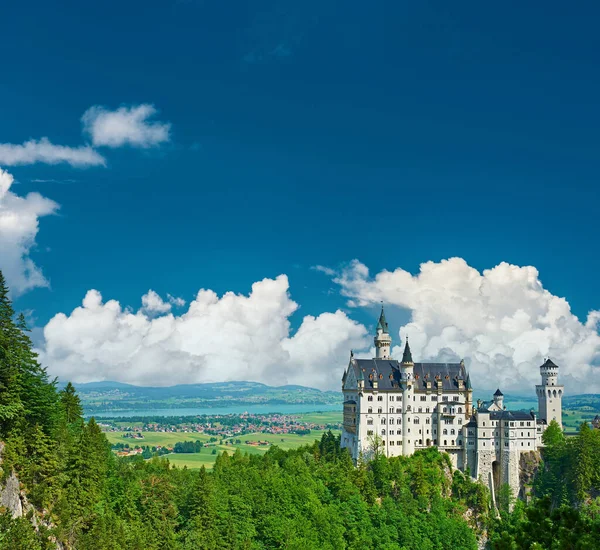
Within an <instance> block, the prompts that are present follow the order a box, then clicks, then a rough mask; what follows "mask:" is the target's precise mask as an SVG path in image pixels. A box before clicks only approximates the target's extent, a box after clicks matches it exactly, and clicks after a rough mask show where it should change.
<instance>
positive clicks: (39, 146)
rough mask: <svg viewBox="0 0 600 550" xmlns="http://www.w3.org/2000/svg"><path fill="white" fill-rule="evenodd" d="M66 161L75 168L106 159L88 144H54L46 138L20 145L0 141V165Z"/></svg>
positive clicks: (104, 162) (101, 163) (102, 163)
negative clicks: (70, 145) (73, 145)
mask: <svg viewBox="0 0 600 550" xmlns="http://www.w3.org/2000/svg"><path fill="white" fill-rule="evenodd" d="M37 162H42V163H45V164H60V163H63V162H64V163H67V164H70V165H71V166H73V167H75V168H83V167H86V166H105V165H106V160H105V158H104V157H103V156H102V155H100V153H98V152H97V151H95V150H94V149H92V148H91V147H90V146H89V145H83V146H80V147H67V146H64V145H54V144H53V143H51V142H50V140H49V139H48V138H45V137H43V138H42V139H40V140H37V141H36V140H35V139H32V140H29V141H26V142H25V143H23V144H22V145H18V144H13V143H0V165H5V166H19V165H25V164H35V163H37Z"/></svg>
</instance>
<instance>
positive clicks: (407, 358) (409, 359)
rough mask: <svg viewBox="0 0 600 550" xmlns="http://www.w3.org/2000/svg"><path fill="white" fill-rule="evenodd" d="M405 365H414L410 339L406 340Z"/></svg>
mask: <svg viewBox="0 0 600 550" xmlns="http://www.w3.org/2000/svg"><path fill="white" fill-rule="evenodd" d="M402 362H403V363H412V362H413V358H412V353H411V352H410V346H409V345H408V338H407V339H406V345H405V346H404V353H403V354H402Z"/></svg>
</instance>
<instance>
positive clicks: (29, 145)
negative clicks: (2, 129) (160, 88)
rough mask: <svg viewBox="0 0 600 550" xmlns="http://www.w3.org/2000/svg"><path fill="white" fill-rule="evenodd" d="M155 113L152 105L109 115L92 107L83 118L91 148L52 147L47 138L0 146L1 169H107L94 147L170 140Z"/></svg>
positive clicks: (148, 144)
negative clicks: (67, 166) (64, 166)
mask: <svg viewBox="0 0 600 550" xmlns="http://www.w3.org/2000/svg"><path fill="white" fill-rule="evenodd" d="M156 113H157V110H156V108H155V107H154V106H153V105H148V104H145V103H143V104H141V105H133V106H131V107H119V108H118V109H116V110H115V111H110V110H108V109H106V108H105V107H101V106H99V105H94V106H93V107H90V108H89V109H88V110H87V111H86V112H85V113H84V114H83V116H82V118H81V121H82V124H83V133H84V135H87V136H89V137H90V138H91V140H92V145H93V146H92V145H89V144H86V145H81V146H79V147H69V146H66V145H55V144H54V143H52V142H51V141H50V140H49V139H48V138H47V137H43V138H41V139H39V140H35V139H31V140H29V141H26V142H25V143H23V144H15V143H0V165H4V166H23V165H29V164H36V163H44V164H60V163H65V164H70V165H71V166H72V167H74V168H86V167H89V166H106V159H105V158H104V157H103V156H102V155H101V154H100V153H99V152H98V151H97V150H96V149H95V147H112V148H115V147H122V146H124V145H130V146H132V147H142V148H148V147H154V146H156V145H160V144H161V143H165V142H167V141H169V140H170V132H171V124H170V123H168V122H158V121H152V120H149V119H151V118H152V117H153V116H154V115H155V114H156Z"/></svg>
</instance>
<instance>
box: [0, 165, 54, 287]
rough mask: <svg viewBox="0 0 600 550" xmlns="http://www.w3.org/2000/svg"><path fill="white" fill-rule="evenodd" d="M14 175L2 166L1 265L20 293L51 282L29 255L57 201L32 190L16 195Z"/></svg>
mask: <svg viewBox="0 0 600 550" xmlns="http://www.w3.org/2000/svg"><path fill="white" fill-rule="evenodd" d="M13 182H14V178H13V176H12V175H11V174H9V173H8V172H6V171H4V170H2V169H1V168H0V260H1V263H0V268H1V269H2V272H3V274H4V276H5V277H6V280H7V282H8V285H9V287H10V288H11V291H12V292H13V293H15V294H17V295H19V294H22V293H24V292H26V291H27V290H30V289H32V288H35V287H39V286H48V281H47V280H46V278H45V277H44V275H43V274H42V271H41V269H40V268H39V267H38V266H37V265H36V264H35V263H34V261H33V260H32V259H31V257H30V252H31V250H32V249H33V248H34V247H35V238H36V235H37V233H38V229H39V219H40V218H41V217H42V216H48V215H50V214H54V213H55V212H56V211H57V210H58V204H56V203H55V202H54V201H51V200H50V199H47V198H45V197H42V196H41V195H40V194H39V193H29V194H28V195H26V196H25V197H20V196H18V195H15V194H14V193H13V192H12V191H11V190H10V189H11V186H12V184H13Z"/></svg>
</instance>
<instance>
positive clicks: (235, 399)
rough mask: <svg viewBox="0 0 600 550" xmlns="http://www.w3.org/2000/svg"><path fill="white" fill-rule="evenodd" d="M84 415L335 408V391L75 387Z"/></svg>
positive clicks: (234, 385) (244, 386) (245, 386)
mask: <svg viewBox="0 0 600 550" xmlns="http://www.w3.org/2000/svg"><path fill="white" fill-rule="evenodd" d="M75 388H76V389H77V392H78V393H79V396H80V398H81V401H82V403H83V406H84V408H85V410H86V412H88V413H90V412H99V411H101V410H102V411H104V410H117V409H118V410H132V409H137V408H139V407H141V406H143V407H148V406H152V407H156V408H173V409H177V408H187V407H215V408H217V407H226V406H230V405H252V404H315V405H318V404H336V403H340V404H341V403H342V394H341V392H337V391H321V390H318V389H316V388H308V387H305V386H297V385H289V386H267V385H266V384H261V383H259V382H245V381H241V382H238V381H233V382H211V383H205V384H181V385H177V386H167V387H153V386H135V385H132V384H123V383H122V382H108V381H107V382H90V383H86V384H75Z"/></svg>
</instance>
